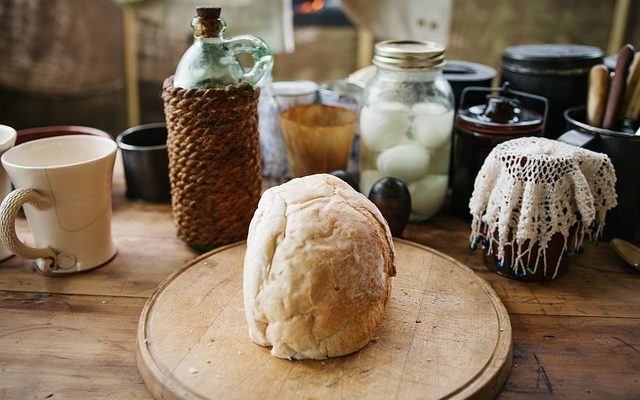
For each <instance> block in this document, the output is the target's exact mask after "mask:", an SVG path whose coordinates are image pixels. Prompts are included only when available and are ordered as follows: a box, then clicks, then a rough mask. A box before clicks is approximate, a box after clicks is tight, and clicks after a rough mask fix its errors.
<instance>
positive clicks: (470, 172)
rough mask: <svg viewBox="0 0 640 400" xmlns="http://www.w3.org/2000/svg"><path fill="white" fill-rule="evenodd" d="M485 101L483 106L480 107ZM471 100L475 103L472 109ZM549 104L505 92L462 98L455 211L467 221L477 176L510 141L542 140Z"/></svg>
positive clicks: (478, 91) (473, 92)
mask: <svg viewBox="0 0 640 400" xmlns="http://www.w3.org/2000/svg"><path fill="white" fill-rule="evenodd" d="M478 98H483V102H482V103H479V104H478V103H477V100H476V99H478ZM467 99H473V101H474V102H475V103H473V102H472V103H471V104H472V105H469V104H470V103H469V101H467ZM547 108H548V107H547V101H546V99H545V98H543V97H541V96H536V95H531V94H528V93H522V92H518V91H514V90H511V89H510V88H509V86H508V85H505V86H503V87H502V88H482V87H468V88H466V89H465V90H464V91H463V93H462V97H461V108H460V110H458V112H457V114H456V118H455V125H454V130H453V159H452V168H451V175H452V184H451V209H452V211H453V212H454V213H455V214H456V215H458V216H460V217H464V218H469V219H470V218H471V215H470V214H469V199H470V198H471V194H472V193H473V186H474V183H475V180H476V175H477V174H478V172H479V171H480V168H481V167H482V164H484V161H485V159H486V158H487V156H488V155H489V153H490V152H491V150H493V148H494V147H495V146H497V145H498V144H500V143H502V142H506V141H507V140H511V139H515V138H520V137H526V136H542V132H543V130H544V126H545V117H546V115H547Z"/></svg>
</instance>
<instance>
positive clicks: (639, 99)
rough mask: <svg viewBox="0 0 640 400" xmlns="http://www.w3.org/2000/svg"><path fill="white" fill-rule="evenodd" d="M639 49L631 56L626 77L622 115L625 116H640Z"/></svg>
mask: <svg viewBox="0 0 640 400" xmlns="http://www.w3.org/2000/svg"><path fill="white" fill-rule="evenodd" d="M639 88H640V51H639V52H637V53H636V55H635V57H634V58H633V63H632V64H631V67H630V68H629V77H628V78H627V89H626V90H625V93H624V116H625V117H626V118H631V119H638V118H640V115H639V114H640V89H639Z"/></svg>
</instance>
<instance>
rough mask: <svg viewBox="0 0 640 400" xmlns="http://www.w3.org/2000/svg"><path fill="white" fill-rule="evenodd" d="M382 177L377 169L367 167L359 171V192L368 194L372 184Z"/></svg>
mask: <svg viewBox="0 0 640 400" xmlns="http://www.w3.org/2000/svg"><path fill="white" fill-rule="evenodd" d="M382 178H384V175H383V174H382V172H380V171H378V170H377V169H367V170H365V171H362V172H360V193H362V194H364V195H365V196H369V192H370V191H371V187H372V186H373V184H374V183H376V182H378V181H379V180H380V179H382Z"/></svg>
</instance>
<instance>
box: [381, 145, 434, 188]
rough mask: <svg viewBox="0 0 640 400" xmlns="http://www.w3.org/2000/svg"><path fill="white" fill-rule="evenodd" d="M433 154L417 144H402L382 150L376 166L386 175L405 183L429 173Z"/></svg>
mask: <svg viewBox="0 0 640 400" xmlns="http://www.w3.org/2000/svg"><path fill="white" fill-rule="evenodd" d="M430 159H431V156H430V155H429V150H427V149H425V148H424V147H422V146H418V145H415V144H401V145H399V146H395V147H392V148H390V149H388V150H385V151H384V152H382V153H381V154H380V155H379V156H378V159H377V160H376V166H377V167H378V169H379V170H380V171H381V172H382V173H383V174H384V176H392V177H394V178H398V179H400V180H401V181H403V182H404V183H409V182H413V181H417V180H418V179H420V178H422V177H423V176H425V175H426V174H427V171H428V169H429V162H430Z"/></svg>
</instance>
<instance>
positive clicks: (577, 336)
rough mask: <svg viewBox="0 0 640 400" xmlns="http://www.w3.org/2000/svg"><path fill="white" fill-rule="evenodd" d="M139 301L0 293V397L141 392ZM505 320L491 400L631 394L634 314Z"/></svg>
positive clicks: (638, 363) (639, 390)
mask: <svg viewBox="0 0 640 400" xmlns="http://www.w3.org/2000/svg"><path fill="white" fill-rule="evenodd" d="M143 304H144V299H139V298H117V297H108V296H79V295H74V296H67V295H51V294H41V293H17V292H0V321H2V323H0V350H1V351H0V398H20V399H23V398H25V399H26V398H38V399H41V398H45V397H47V396H49V395H50V394H53V396H52V397H51V398H52V399H56V398H97V399H100V398H116V399H118V398H122V399H129V398H130V399H138V398H140V399H148V398H151V396H150V394H149V393H148V392H147V390H146V388H145V386H144V384H143V383H142V380H141V378H140V376H139V374H138V372H137V369H136V367H135V357H134V350H133V349H134V346H135V332H136V328H137V324H138V318H139V316H140V311H141V309H142V306H143ZM511 322H512V328H513V341H514V350H513V355H514V367H513V368H512V370H511V375H510V377H509V380H508V381H507V384H506V385H505V388H504V391H503V392H502V394H501V396H500V398H501V399H536V398H546V397H550V395H549V390H550V389H549V387H550V388H551V390H553V397H554V398H638V397H640V378H639V377H640V335H639V333H638V329H639V327H640V319H635V318H595V317H564V316H558V317H553V316H544V315H512V316H511ZM536 357H537V360H536ZM329 364H331V363H329ZM543 369H544V372H543ZM370 373H375V371H374V372H370ZM545 374H546V379H545Z"/></svg>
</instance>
